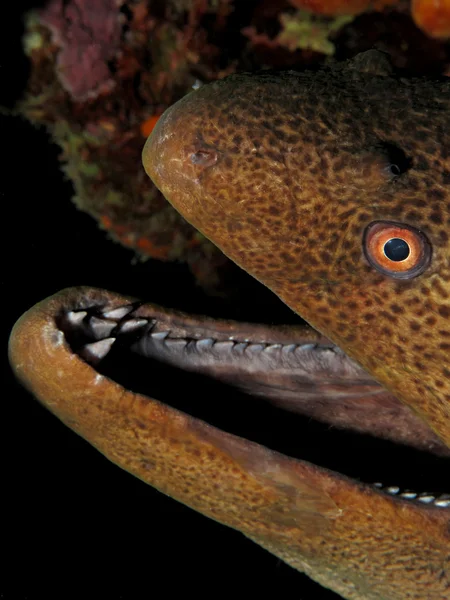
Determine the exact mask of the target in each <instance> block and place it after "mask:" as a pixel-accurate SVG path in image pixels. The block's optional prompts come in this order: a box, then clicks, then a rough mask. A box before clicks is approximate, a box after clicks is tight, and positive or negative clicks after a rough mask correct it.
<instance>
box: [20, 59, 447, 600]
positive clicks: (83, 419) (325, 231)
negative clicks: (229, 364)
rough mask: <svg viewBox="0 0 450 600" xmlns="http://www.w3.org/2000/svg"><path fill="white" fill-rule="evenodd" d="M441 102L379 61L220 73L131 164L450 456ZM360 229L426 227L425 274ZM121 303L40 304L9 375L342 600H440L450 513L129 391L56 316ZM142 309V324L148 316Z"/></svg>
mask: <svg viewBox="0 0 450 600" xmlns="http://www.w3.org/2000/svg"><path fill="white" fill-rule="evenodd" d="M449 102H450V84H449V83H447V81H444V82H429V81H425V80H404V79H401V78H399V77H398V76H396V75H394V74H392V73H391V70H390V67H389V65H388V64H387V63H386V61H385V60H384V59H383V56H380V55H379V54H378V53H373V52H369V53H366V54H364V55H361V56H359V57H356V58H355V59H354V60H353V61H351V62H350V63H345V64H341V65H335V66H333V67H327V68H325V69H323V70H320V71H318V72H316V73H312V72H306V73H293V72H285V73H282V74H273V73H269V72H266V73H262V74H259V75H258V74H256V75H233V76H231V77H229V78H227V79H225V80H223V81H220V82H217V83H213V84H211V85H208V86H205V87H203V88H201V89H200V90H198V91H196V92H193V93H192V94H191V95H189V96H187V97H186V98H184V99H182V100H181V101H180V102H179V103H177V104H176V105H175V106H174V107H172V108H171V109H169V110H168V111H167V112H166V113H165V115H164V116H163V117H162V118H161V119H160V121H159V122H158V124H157V126H156V128H155V130H154V132H153V133H152V135H151V137H150V138H149V140H148V142H147V144H146V146H145V149H144V153H143V159H144V165H145V168H146V170H147V172H148V173H149V175H150V176H151V178H152V179H153V180H154V181H155V183H156V184H157V185H158V186H159V187H160V188H161V189H162V191H163V192H164V194H165V195H166V197H167V198H168V199H169V200H170V201H171V202H172V203H173V204H174V205H175V206H176V207H177V208H178V209H179V210H180V212H182V213H183V214H184V215H185V216H186V218H187V219H188V220H189V221H191V222H192V223H193V224H194V225H195V226H197V227H198V228H199V229H200V230H201V231H203V233H204V234H205V235H207V236H208V237H210V238H211V239H212V240H213V241H215V242H216V243H217V244H218V245H219V246H220V247H221V248H222V249H223V250H224V252H226V253H227V254H228V255H229V256H230V257H231V258H232V259H233V260H235V261H236V262H237V263H239V264H240V265H241V266H242V267H243V268H244V269H246V270H247V271H248V272H249V273H251V274H252V275H254V276H255V277H257V278H258V279H259V280H261V281H262V282H263V283H265V284H266V285H267V286H268V287H270V288H271V289H273V290H274V291H275V292H276V293H277V294H278V295H279V296H280V297H281V298H282V299H283V300H284V301H285V302H286V303H287V304H288V305H289V306H290V307H291V308H293V309H294V310H295V311H297V312H298V313H299V314H300V315H302V316H303V317H304V318H306V319H307V320H308V321H309V322H310V323H311V324H313V326H314V327H315V328H317V329H319V330H321V331H322V332H324V333H325V334H326V335H328V336H329V337H331V338H332V339H333V340H334V341H336V342H338V343H339V345H340V346H342V347H343V348H344V350H345V351H346V352H347V353H348V354H350V355H351V356H353V357H354V358H356V360H358V361H359V362H360V363H361V364H362V365H363V366H364V367H365V368H366V369H367V370H368V371H369V372H370V373H372V374H373V375H374V376H375V377H376V378H378V380H379V381H380V382H381V383H383V384H384V385H385V386H386V387H388V388H389V389H391V390H392V391H393V392H394V393H395V395H396V396H398V398H399V399H401V400H402V401H403V402H404V403H406V404H407V405H408V406H409V407H410V408H411V409H412V410H413V411H415V412H417V413H418V414H419V415H420V416H421V418H422V419H423V421H424V422H425V423H427V424H428V425H430V426H431V427H432V428H433V429H434V431H436V432H437V434H438V435H439V436H440V437H441V439H442V440H443V441H444V443H446V444H447V446H449V447H450V427H449V426H448V423H449V420H448V412H449V396H448V394H449V386H450V383H449V373H450V369H447V360H446V358H447V355H448V344H449V343H450V328H449V326H448V320H449V316H450V302H449V297H448V290H449V289H450V286H449V265H448V259H449V249H448V235H447V230H448V225H449V224H448V222H447V221H448V218H449V216H450V205H448V201H447V199H446V190H447V186H448V183H449V178H450V159H449V152H450V139H449V135H450V134H449V133H448V132H447V127H446V124H447V119H446V115H448V109H449ZM374 221H378V222H380V221H381V222H388V223H390V224H391V225H392V224H393V223H394V224H397V225H399V226H407V227H408V228H412V229H410V231H411V232H413V231H416V230H420V232H421V233H420V236H423V237H424V239H425V240H426V243H427V244H429V247H430V251H431V255H430V258H429V264H427V265H426V268H425V269H423V270H422V272H421V273H420V275H418V276H417V277H414V278H410V279H395V278H392V277H390V276H387V275H385V274H384V275H383V274H381V273H380V272H379V271H378V270H377V269H376V268H374V267H373V266H371V265H370V264H369V262H368V261H367V259H366V255H367V254H366V253H365V251H364V248H363V243H364V242H363V240H364V239H365V238H364V233H365V232H366V228H367V227H368V226H369V225H370V224H372V223H373V222H374ZM391 225H390V226H391ZM418 272H420V270H419V271H418ZM135 305H136V304H135V299H132V298H127V297H124V296H121V295H120V294H115V293H113V292H107V291H105V290H98V289H95V288H72V289H68V290H63V291H62V292H60V293H58V294H56V295H55V296H53V297H51V298H48V299H46V300H44V301H42V302H41V303H39V304H37V305H36V306H35V307H33V308H31V309H30V310H29V311H28V312H27V313H25V314H24V315H23V316H22V317H21V319H19V321H18V322H17V324H16V325H15V327H14V330H13V332H12V334H11V339H10V345H9V357H10V362H11V365H12V367H13V369H14V371H15V373H16V375H17V377H18V378H19V379H20V381H22V382H23V384H24V385H26V386H27V388H28V389H29V390H30V391H31V392H32V393H33V395H34V396H35V397H36V398H38V399H39V400H40V401H41V402H42V403H43V404H44V405H45V406H47V408H48V409H49V410H51V411H52V412H53V413H54V414H56V415H57V416H58V418H59V419H61V420H62V421H63V422H64V423H65V424H66V425H67V426H68V427H71V428H72V429H73V430H74V431H76V432H77V433H78V434H80V435H82V436H83V437H84V438H85V439H86V440H88V441H89V442H90V443H91V444H92V445H93V446H94V447H95V448H97V449H98V450H99V451H100V452H102V453H103V454H104V455H105V456H107V457H108V458H109V459H110V460H112V461H113V462H115V463H116V464H117V465H119V466H121V467H122V468H124V469H126V470H127V471H129V472H130V473H133V474H134V475H136V476H137V477H139V478H140V479H142V480H143V481H145V482H147V483H149V484H150V485H152V486H154V487H156V488H157V489H159V490H161V491H163V492H164V493H166V494H168V495H170V496H172V497H174V498H176V499H178V500H179V501H180V502H184V503H185V504H187V505H188V506H191V507H192V508H194V509H195V510H198V511H199V512H201V513H203V514H205V515H206V516H208V517H211V518H212V519H215V520H217V521H219V522H221V523H224V524H226V525H228V526H230V527H234V528H236V529H238V530H239V531H241V532H243V533H244V534H245V535H246V536H248V537H250V538H251V539H253V540H254V541H255V542H257V543H258V544H260V545H261V546H263V547H265V548H266V549H267V550H269V551H270V552H273V553H274V554H276V555H277V556H278V557H280V558H281V559H283V560H284V561H286V562H287V563H289V564H290V565H292V566H293V567H294V568H296V569H298V570H299V571H303V572H305V573H307V574H308V575H309V576H310V577H312V578H313V579H315V580H316V581H318V582H319V583H320V584H322V585H324V586H326V587H328V588H330V589H332V590H334V591H335V592H336V593H337V594H339V595H341V596H342V597H343V598H347V599H349V600H445V599H449V600H450V520H449V519H450V517H449V515H450V508H449V507H447V508H437V506H432V505H425V504H421V503H420V502H413V501H409V500H406V499H404V498H401V497H394V496H391V495H389V494H387V493H384V492H382V491H380V490H379V489H377V488H376V487H373V486H371V485H368V484H364V483H361V482H359V481H355V480H352V479H349V478H347V477H345V476H343V475H340V474H339V473H336V472H332V471H329V470H327V469H324V468H322V467H320V466H317V465H314V464H312V463H309V462H306V461H304V460H300V459H294V458H290V457H288V456H284V455H281V454H279V453H277V452H275V451H273V450H271V449H269V448H265V447H263V446H261V445H258V444H255V443H253V442H251V441H249V440H246V439H244V438H239V437H237V436H235V435H232V434H230V433H226V432H223V431H220V430H219V429H217V428H215V427H212V426H211V425H209V424H207V423H205V422H203V421H201V420H200V419H198V418H195V417H193V416H189V415H186V414H183V413H181V412H179V411H177V410H176V409H174V408H172V407H170V406H168V405H165V404H162V403H161V402H158V401H157V400H156V399H153V398H151V397H149V396H144V395H143V394H139V393H136V392H135V391H133V390H130V389H126V388H125V387H124V386H122V385H121V384H120V383H119V382H117V381H115V380H114V379H112V378H110V377H108V376H104V375H102V374H100V373H99V372H98V371H97V370H96V368H95V364H91V363H89V361H86V360H83V358H82V357H81V356H80V355H79V354H77V352H76V351H74V349H73V348H72V347H71V346H70V344H69V342H68V338H67V336H66V335H65V330H64V327H63V325H62V324H61V322H62V321H64V318H65V319H69V316H70V315H71V317H70V319H71V322H72V325H73V323H74V322H75V323H79V324H80V328H81V331H82V332H83V331H85V329H86V323H85V319H87V316H88V313H89V311H93V314H95V315H100V316H103V318H106V325H107V324H108V322H109V321H110V319H111V318H112V317H111V315H112V314H113V315H114V314H116V315H117V313H116V312H115V311H118V312H119V314H121V313H122V312H123V311H125V313H128V312H129V311H131V308H132V307H133V306H135ZM137 306H139V308H138V309H136V310H135V311H133V313H132V314H133V318H135V319H137V320H139V319H142V318H143V317H151V315H152V314H153V313H154V309H153V308H152V307H149V306H148V305H141V303H137ZM160 312H161V311H160ZM130 314H131V313H130ZM267 317H268V318H267V320H268V321H270V315H268V316H267ZM70 319H69V321H70ZM74 320H75V321H74ZM190 321H191V322H192V318H191V319H190ZM185 322H186V319H185V318H184V319H181V318H180V316H179V315H178V316H176V317H175V323H176V327H178V328H179V327H180V326H181V325H182V323H185ZM200 322H202V319H200ZM104 325H105V323H104ZM203 327H204V320H203ZM223 327H224V326H223V325H222V334H223ZM261 328H262V326H258V331H260V332H261ZM207 329H208V331H209V332H210V333H208V335H207V336H206V337H210V336H211V337H216V336H215V335H213V334H212V333H211V331H213V330H214V326H213V325H212V323H211V321H209V325H208V327H207ZM225 329H226V331H227V332H228V335H229V334H230V331H234V329H233V328H231V325H230V324H229V323H228V325H226V327H225ZM78 333H80V332H79V331H78ZM108 335H109V334H108ZM261 335H262V333H261ZM314 335H316V334H314ZM194 337H195V336H194ZM246 337H247V335H244V338H246ZM249 337H251V336H249ZM83 339H84V338H83ZM221 339H223V338H221ZM226 339H230V338H229V337H227V338H226ZM311 339H312V338H311ZM103 341H104V340H103ZM266 341H267V340H266ZM91 346H92V344H91ZM85 349H86V348H85ZM218 356H219V365H218V366H219V367H220V366H222V365H221V364H220V353H219V354H218ZM180 392H181V393H182V394H185V393H186V390H184V389H183V390H180ZM191 392H192V393H193V394H195V390H189V391H188V393H191ZM231 393H233V392H231ZM256 418H257V415H256ZM445 481H446V473H442V483H443V484H445Z"/></svg>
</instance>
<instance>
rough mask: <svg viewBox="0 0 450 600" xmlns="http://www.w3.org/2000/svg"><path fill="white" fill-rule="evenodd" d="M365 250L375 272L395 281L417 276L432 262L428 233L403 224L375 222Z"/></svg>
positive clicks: (364, 245) (365, 239) (368, 229)
mask: <svg viewBox="0 0 450 600" xmlns="http://www.w3.org/2000/svg"><path fill="white" fill-rule="evenodd" d="M363 249H364V254H365V257H366V258H367V260H368V261H369V264H370V265H371V266H372V267H373V268H374V269H376V270H377V271H379V272H380V273H382V274H383V275H387V276H389V277H393V278H394V279H412V278H413V277H417V276H418V275H420V274H421V273H423V271H425V269H426V268H427V267H428V265H429V264H430V260H431V244H430V242H429V241H428V238H427V237H426V236H425V234H424V233H422V232H421V231H419V230H418V229H415V228H414V227H410V226H409V225H403V224H402V223H391V222H389V221H374V222H373V223H371V224H370V225H368V226H367V227H366V230H365V232H364V237H363Z"/></svg>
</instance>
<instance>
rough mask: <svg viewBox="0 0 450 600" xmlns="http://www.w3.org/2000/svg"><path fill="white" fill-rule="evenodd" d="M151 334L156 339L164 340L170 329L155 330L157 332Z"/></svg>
mask: <svg viewBox="0 0 450 600" xmlns="http://www.w3.org/2000/svg"><path fill="white" fill-rule="evenodd" d="M150 335H151V337H152V338H153V339H154V340H158V341H162V340H165V339H166V337H167V336H168V335H169V332H168V331H155V332H153V333H151V334H150Z"/></svg>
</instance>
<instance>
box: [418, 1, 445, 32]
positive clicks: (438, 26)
mask: <svg viewBox="0 0 450 600" xmlns="http://www.w3.org/2000/svg"><path fill="white" fill-rule="evenodd" d="M411 10H412V16H413V19H414V21H415V23H416V24H417V26H418V27H420V28H421V29H423V30H424V31H426V32H427V33H428V35H431V36H432V37H435V38H438V39H445V38H448V37H450V0H434V2H430V0H412V8H411Z"/></svg>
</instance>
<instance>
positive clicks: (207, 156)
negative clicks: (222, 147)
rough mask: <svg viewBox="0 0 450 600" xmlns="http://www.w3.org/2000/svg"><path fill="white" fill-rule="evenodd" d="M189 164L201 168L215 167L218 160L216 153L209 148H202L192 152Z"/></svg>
mask: <svg viewBox="0 0 450 600" xmlns="http://www.w3.org/2000/svg"><path fill="white" fill-rule="evenodd" d="M190 159H191V162H192V163H193V164H194V165H201V166H203V167H211V166H212V165H215V164H216V162H217V159H218V155H217V152H216V151H215V150H212V149H211V148H202V149H200V150H197V151H196V152H193V153H192V154H191V155H190Z"/></svg>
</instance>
